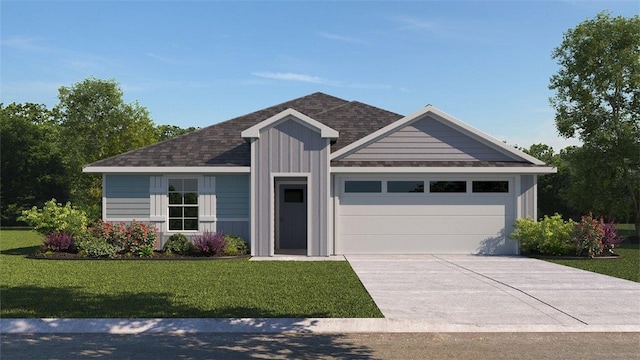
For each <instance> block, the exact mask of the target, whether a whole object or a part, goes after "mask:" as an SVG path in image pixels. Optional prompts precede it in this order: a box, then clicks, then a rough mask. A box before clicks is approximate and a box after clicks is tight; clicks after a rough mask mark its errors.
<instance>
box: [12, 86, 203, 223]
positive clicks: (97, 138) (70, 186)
mask: <svg viewBox="0 0 640 360" xmlns="http://www.w3.org/2000/svg"><path fill="white" fill-rule="evenodd" d="M58 99H59V102H58V104H57V105H56V106H54V107H53V108H52V109H47V107H46V106H45V105H42V104H34V103H25V104H16V103H12V104H9V105H6V106H5V105H4V104H1V103H0V137H1V138H0V154H1V162H2V164H1V168H0V212H1V215H0V221H1V223H2V225H17V224H18V222H17V220H16V218H17V217H18V216H19V215H20V213H21V211H22V210H25V209H29V208H31V207H32V206H38V207H41V206H42V205H43V204H44V203H45V202H46V201H48V200H50V199H51V198H55V199H56V200H58V201H59V202H62V203H65V202H67V201H71V202H72V203H73V204H74V205H75V206H77V207H79V208H81V209H83V210H85V211H87V212H88V213H89V214H90V215H91V216H92V217H94V218H97V217H100V214H101V212H100V208H101V199H102V192H101V184H102V183H101V177H100V176H99V175H94V174H85V173H82V167H83V166H85V165H87V164H89V163H92V162H94V161H97V160H100V159H104V158H107V157H109V156H113V155H117V154H120V153H123V152H126V151H129V150H133V149H136V148H139V147H142V146H146V145H150V144H153V143H155V142H158V141H162V140H166V139H169V138H172V137H174V136H178V135H182V134H185V133H188V132H190V131H193V130H195V128H194V127H190V128H187V129H183V128H180V127H178V126H173V125H156V124H154V122H153V120H152V119H151V117H150V116H149V112H148V111H147V109H146V108H144V107H142V106H140V105H139V104H138V103H137V102H133V103H125V102H124V100H123V93H122V91H121V90H120V87H119V85H118V83H117V82H116V81H115V80H101V79H95V78H89V79H86V80H84V81H82V82H79V83H76V84H74V85H72V86H70V87H64V86H63V87H61V88H60V89H59V92H58Z"/></svg>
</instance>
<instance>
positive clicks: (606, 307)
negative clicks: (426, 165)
mask: <svg viewBox="0 0 640 360" xmlns="http://www.w3.org/2000/svg"><path fill="white" fill-rule="evenodd" d="M346 258H347V260H348V261H349V263H350V264H351V266H352V267H353V269H354V270H355V272H356V273H357V274H358V277H359V278H360V280H361V281H362V283H363V284H364V286H365V287H366V289H367V290H368V291H369V294H371V297H372V298H373V300H374V301H375V302H376V304H377V305H378V307H379V308H380V310H381V311H382V313H383V314H384V316H385V317H387V318H391V319H400V320H408V319H411V320H415V321H422V322H426V323H430V324H449V325H451V324H459V325H475V326H483V327H484V326H496V325H502V326H514V325H515V326H521V325H524V326H537V327H538V328H540V326H545V325H549V326H560V327H562V326H578V327H582V326H586V327H588V325H596V326H614V327H615V326H620V327H621V329H624V328H626V329H636V330H632V331H638V330H637V329H639V328H640V283H636V282H632V281H627V280H622V279H618V278H614V277H610V276H606V275H601V274H596V273H592V272H588V271H583V270H578V269H574V268H570V267H566V266H562V265H557V264H553V263H549V262H546V261H542V260H536V259H530V258H524V257H500V256H495V257H493V256H474V255H394V256H389V255H384V256H383V255H349V256H346ZM594 261H607V260H594ZM609 261H615V260H609Z"/></svg>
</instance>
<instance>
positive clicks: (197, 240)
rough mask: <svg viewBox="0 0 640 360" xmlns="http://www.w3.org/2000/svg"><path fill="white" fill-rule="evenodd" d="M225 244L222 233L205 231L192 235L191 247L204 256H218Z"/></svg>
mask: <svg viewBox="0 0 640 360" xmlns="http://www.w3.org/2000/svg"><path fill="white" fill-rule="evenodd" d="M226 246H227V241H226V240H225V238H224V235H223V234H222V233H212V232H209V231H205V232H204V233H203V234H202V235H196V236H194V237H193V247H194V248H195V249H196V250H197V251H198V252H199V253H201V254H203V255H206V256H216V255H217V256H219V255H222V251H223V250H224V248H225V247H226Z"/></svg>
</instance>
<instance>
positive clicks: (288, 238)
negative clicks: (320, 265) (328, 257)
mask: <svg viewBox="0 0 640 360" xmlns="http://www.w3.org/2000/svg"><path fill="white" fill-rule="evenodd" d="M279 186H280V187H279V191H278V193H279V201H278V206H279V208H278V209H279V211H278V213H279V214H278V215H279V216H278V217H279V218H278V233H279V237H280V249H306V248H307V185H303V184H295V185H294V184H281V185H279Z"/></svg>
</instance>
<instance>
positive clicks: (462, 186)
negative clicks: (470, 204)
mask: <svg viewBox="0 0 640 360" xmlns="http://www.w3.org/2000/svg"><path fill="white" fill-rule="evenodd" d="M429 192H431V193H466V192H467V182H466V181H430V182H429Z"/></svg>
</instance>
